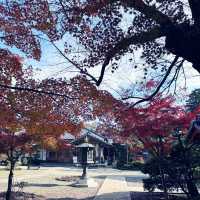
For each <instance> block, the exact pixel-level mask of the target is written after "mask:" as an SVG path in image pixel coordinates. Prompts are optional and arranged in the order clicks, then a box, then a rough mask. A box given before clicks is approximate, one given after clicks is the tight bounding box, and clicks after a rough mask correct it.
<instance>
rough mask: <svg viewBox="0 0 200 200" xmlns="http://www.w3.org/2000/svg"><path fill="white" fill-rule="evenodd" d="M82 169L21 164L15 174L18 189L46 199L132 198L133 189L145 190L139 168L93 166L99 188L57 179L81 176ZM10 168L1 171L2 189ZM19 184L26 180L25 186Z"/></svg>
mask: <svg viewBox="0 0 200 200" xmlns="http://www.w3.org/2000/svg"><path fill="white" fill-rule="evenodd" d="M81 172H82V169H81V168H76V167H65V166H59V167H55V166H54V167H41V168H40V169H30V170H27V169H26V168H23V167H20V169H17V170H15V174H14V185H15V187H14V189H13V190H14V191H15V192H17V191H20V192H25V193H33V194H35V195H37V196H39V197H41V199H42V200H43V199H45V200H72V199H74V200H76V199H87V200H88V199H90V200H92V199H95V200H101V199H102V200H103V199H124V200H125V199H127V200H129V199H130V192H129V191H135V192H136V191H138V192H139V191H143V186H142V178H144V177H145V176H144V175H143V174H142V173H141V172H139V171H120V170H117V169H112V168H96V169H89V170H88V176H90V177H93V178H94V179H95V180H96V181H97V183H98V187H94V188H77V187H72V186H71V185H70V184H71V183H70V181H69V182H67V181H61V180H56V179H57V178H59V177H74V176H75V177H76V176H80V175H81ZM7 176H8V171H6V170H4V169H3V168H1V170H0V177H1V181H0V191H1V192H3V191H6V187H7ZM19 183H23V186H22V188H20V187H19Z"/></svg>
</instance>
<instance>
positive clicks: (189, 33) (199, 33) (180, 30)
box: [163, 23, 200, 73]
mask: <svg viewBox="0 0 200 200" xmlns="http://www.w3.org/2000/svg"><path fill="white" fill-rule="evenodd" d="M163 31H164V32H165V34H166V44H165V46H166V48H167V50H168V51H170V52H171V53H173V54H175V55H177V56H180V57H182V58H184V59H185V60H187V61H189V62H191V63H192V64H193V67H194V68H195V69H196V70H197V71H198V72H199V73H200V28H199V27H198V26H195V25H189V24H187V23H183V24H179V25H175V26H170V27H168V26H166V27H164V29H163Z"/></svg>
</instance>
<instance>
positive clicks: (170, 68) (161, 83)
mask: <svg viewBox="0 0 200 200" xmlns="http://www.w3.org/2000/svg"><path fill="white" fill-rule="evenodd" d="M178 59H179V56H176V57H175V58H174V60H173V61H172V63H171V65H170V66H169V68H168V70H167V71H166V74H165V76H164V78H163V79H162V80H161V82H160V83H159V85H158V87H157V88H156V90H155V91H154V92H153V93H152V94H151V95H150V96H148V97H147V98H143V99H141V100H139V101H137V102H136V103H134V104H133V105H131V107H134V106H136V105H137V104H139V103H143V102H146V101H150V100H151V99H152V98H153V97H154V96H156V94H157V93H158V92H159V91H160V88H161V87H162V86H163V84H164V83H165V81H166V79H167V77H168V76H169V74H170V73H171V70H172V69H173V67H174V66H175V64H176V62H177V61H178Z"/></svg>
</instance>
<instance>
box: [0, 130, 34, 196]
mask: <svg viewBox="0 0 200 200" xmlns="http://www.w3.org/2000/svg"><path fill="white" fill-rule="evenodd" d="M31 141H32V140H31V137H30V135H28V134H27V133H25V132H17V133H14V132H10V130H6V129H4V130H1V131H0V153H3V154H6V155H7V160H8V161H9V165H10V168H9V176H8V188H7V192H6V200H11V199H12V196H11V195H12V194H11V192H12V184H13V171H14V169H15V165H16V162H17V161H18V159H19V158H20V156H22V155H23V154H25V153H28V152H29V151H31V149H32V145H31Z"/></svg>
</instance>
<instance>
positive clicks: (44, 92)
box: [0, 84, 76, 99]
mask: <svg viewBox="0 0 200 200" xmlns="http://www.w3.org/2000/svg"><path fill="white" fill-rule="evenodd" d="M0 88H5V89H12V90H19V91H27V92H34V93H38V94H46V95H53V96H59V97H65V98H68V99H76V98H73V97H69V96H68V95H65V94H59V93H55V92H47V91H44V90H37V89H33V88H27V87H18V86H9V85H4V84H0Z"/></svg>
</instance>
